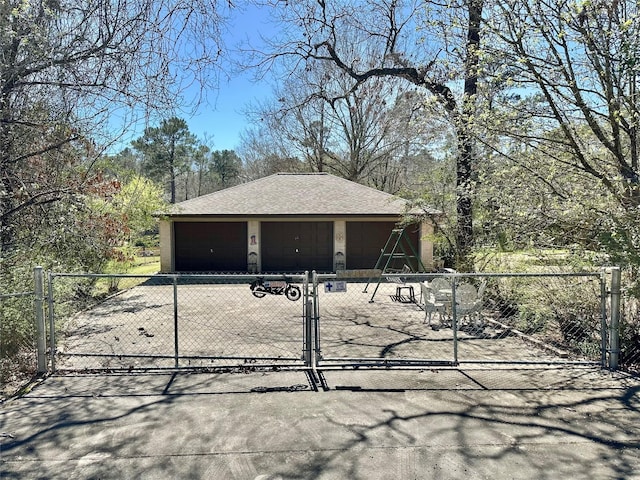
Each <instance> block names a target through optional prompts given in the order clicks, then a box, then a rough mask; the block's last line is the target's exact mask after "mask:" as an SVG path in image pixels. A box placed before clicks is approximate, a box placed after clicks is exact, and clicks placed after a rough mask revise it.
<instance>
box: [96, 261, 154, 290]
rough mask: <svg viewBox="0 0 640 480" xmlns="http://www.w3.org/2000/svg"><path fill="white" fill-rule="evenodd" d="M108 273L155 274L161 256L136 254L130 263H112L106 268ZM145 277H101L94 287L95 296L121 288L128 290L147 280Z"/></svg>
mask: <svg viewBox="0 0 640 480" xmlns="http://www.w3.org/2000/svg"><path fill="white" fill-rule="evenodd" d="M105 270H106V272H107V273H113V274H114V275H118V274H128V275H149V276H151V275H155V274H156V273H158V272H159V271H160V257H159V256H153V257H141V256H135V257H134V258H133V261H132V262H131V263H129V264H128V265H126V266H125V265H123V264H121V263H119V264H111V265H109V266H108V268H106V269H105ZM145 281H146V279H145V278H117V277H114V278H100V279H98V280H97V281H96V283H95V285H94V288H93V296H95V297H98V298H100V297H104V296H106V295H109V294H112V293H115V292H117V291H119V290H126V289H128V288H132V287H135V286H136V285H140V284H141V283H143V282H145Z"/></svg>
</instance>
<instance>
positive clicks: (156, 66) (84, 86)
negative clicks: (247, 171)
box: [0, 0, 222, 256]
mask: <svg viewBox="0 0 640 480" xmlns="http://www.w3.org/2000/svg"><path fill="white" fill-rule="evenodd" d="M221 14H222V10H221V7H219V6H218V5H217V2H216V1H214V0H190V1H188V2H186V1H183V0H121V1H118V2H112V1H110V0H82V1H75V0H74V1H71V0H60V1H50V0H31V1H20V0H5V1H3V2H1V3H0V172H2V174H1V175H0V255H3V256H4V255H5V254H9V252H10V251H11V250H12V249H13V248H17V244H16V231H17V230H16V225H15V223H16V221H17V219H18V218H19V217H20V216H21V215H24V214H25V212H26V211H28V210H31V211H33V210H34V209H42V208H45V209H46V208H48V207H49V206H51V205H53V204H54V203H56V202H59V201H67V200H69V198H70V196H72V195H75V194H77V193H78V192H79V191H78V190H77V189H75V190H74V189H73V188H70V187H69V185H68V184H65V183H52V182H49V181H48V179H47V178H41V179H39V180H40V181H39V182H35V181H32V179H31V178H30V176H29V172H30V169H29V163H30V162H34V161H35V162H38V161H41V159H42V158H43V156H45V155H51V156H56V155H57V156H59V157H61V158H62V156H63V155H64V153H65V149H67V148H69V146H74V147H73V148H77V146H78V144H80V143H82V142H87V145H86V148H85V152H84V153H83V156H84V157H85V160H84V161H83V162H82V168H79V169H78V168H76V170H75V171H74V172H73V174H74V175H75V178H76V180H75V181H74V182H73V184H74V185H76V186H78V187H83V186H86V185H85V184H84V181H85V180H87V181H88V180H89V179H91V178H92V174H91V169H92V168H93V167H94V163H93V160H95V159H96V158H98V157H99V156H100V153H101V152H100V150H101V147H102V146H103V145H105V144H108V143H109V142H112V141H113V140H114V139H115V138H116V137H117V136H118V131H120V132H122V131H123V130H125V129H126V128H127V126H128V125H129V123H130V122H131V121H134V120H135V119H136V118H137V116H140V115H144V116H146V115H149V114H151V113H152V112H153V111H156V110H158V109H166V108H169V107H172V106H173V105H174V104H175V101H176V99H177V98H178V95H179V94H180V89H181V86H185V85H186V84H187V83H193V82H194V81H198V82H200V83H201V84H211V79H213V80H214V81H215V78H216V77H217V72H218V68H219V59H220V55H221V41H220V31H219V28H220V26H221V24H222V16H221ZM186 45H188V46H189V48H188V49H187V48H185V46H186ZM114 113H115V114H116V115H114ZM115 117H117V118H119V119H120V120H119V122H116V123H114V121H113V120H114V118H115ZM115 127H119V128H115ZM114 130H115V131H114ZM60 163H61V165H62V164H63V163H64V162H60ZM43 180H44V181H43ZM81 191H82V189H81V190H80V192H81Z"/></svg>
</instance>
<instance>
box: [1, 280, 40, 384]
mask: <svg viewBox="0 0 640 480" xmlns="http://www.w3.org/2000/svg"><path fill="white" fill-rule="evenodd" d="M34 300H35V294H34V292H15V293H9V292H6V293H0V396H2V397H5V396H9V395H11V394H13V393H14V391H15V390H16V389H17V388H19V386H20V385H21V384H22V383H24V382H25V381H27V380H28V379H29V378H31V377H33V376H34V375H35V374H36V372H37V366H38V365H37V344H36V325H35V320H34Z"/></svg>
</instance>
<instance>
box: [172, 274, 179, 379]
mask: <svg viewBox="0 0 640 480" xmlns="http://www.w3.org/2000/svg"><path fill="white" fill-rule="evenodd" d="M173 356H174V366H175V368H178V366H179V365H180V362H179V358H180V351H179V342H178V277H177V276H176V275H173Z"/></svg>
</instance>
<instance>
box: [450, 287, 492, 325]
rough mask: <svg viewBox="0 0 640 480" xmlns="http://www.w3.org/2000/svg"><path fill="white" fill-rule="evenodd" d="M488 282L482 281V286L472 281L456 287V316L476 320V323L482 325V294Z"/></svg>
mask: <svg viewBox="0 0 640 480" xmlns="http://www.w3.org/2000/svg"><path fill="white" fill-rule="evenodd" d="M485 287H486V282H482V284H481V285H480V288H479V289H478V290H476V287H474V286H473V285H471V284H470V283H461V284H460V285H458V286H457V287H456V316H457V318H458V319H463V320H464V319H465V318H466V319H467V320H474V319H475V320H476V325H477V326H481V325H482V323H483V322H482V307H483V305H484V302H483V300H482V295H483V294H484V289H485Z"/></svg>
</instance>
